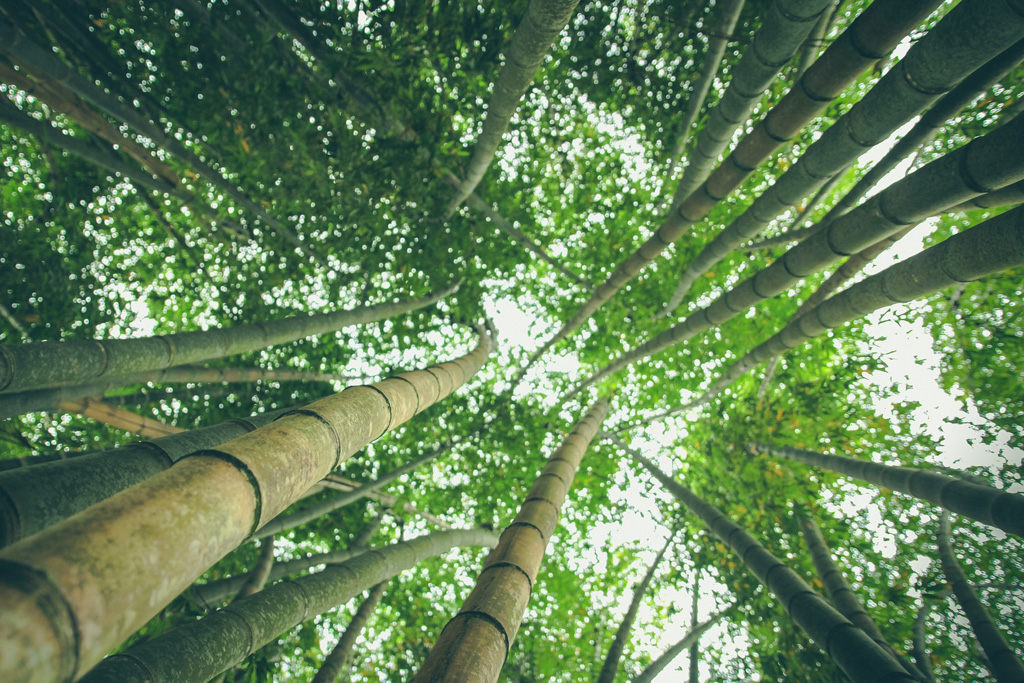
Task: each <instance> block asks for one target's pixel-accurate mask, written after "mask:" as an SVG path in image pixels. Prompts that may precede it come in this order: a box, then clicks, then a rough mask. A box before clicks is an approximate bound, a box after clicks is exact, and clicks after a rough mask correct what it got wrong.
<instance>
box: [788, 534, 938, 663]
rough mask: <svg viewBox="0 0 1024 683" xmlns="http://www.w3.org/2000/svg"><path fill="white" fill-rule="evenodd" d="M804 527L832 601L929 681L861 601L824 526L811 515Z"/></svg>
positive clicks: (898, 659)
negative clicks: (892, 642)
mask: <svg viewBox="0 0 1024 683" xmlns="http://www.w3.org/2000/svg"><path fill="white" fill-rule="evenodd" d="M800 530H801V531H802V532H803V537H804V542H805V543H806V544H807V549H808V550H809V551H810V553H811V560H812V561H813V562H814V569H815V571H816V572H817V573H818V578H819V579H821V583H822V585H823V586H824V588H825V592H826V593H827V594H828V597H829V599H830V600H831V601H832V604H833V605H835V608H836V609H837V610H839V613H840V614H842V615H843V616H844V617H846V618H847V619H849V620H850V622H851V623H853V624H854V625H855V626H857V627H858V628H859V629H860V630H862V631H864V633H866V634H867V635H868V637H869V638H871V640H873V641H875V643H877V644H878V646H879V647H880V648H882V649H883V650H885V651H886V652H888V653H889V654H890V655H892V657H893V658H894V659H895V660H896V661H897V662H899V663H900V665H901V666H903V668H904V669H905V670H906V671H907V673H909V674H910V675H911V676H913V677H914V678H915V679H917V680H918V681H921V683H927V680H928V679H927V678H926V677H925V676H924V675H923V674H922V673H921V672H920V671H918V670H917V667H915V666H914V665H913V663H911V662H910V661H909V660H908V659H907V658H906V657H904V656H903V655H902V654H900V653H898V652H896V650H895V649H894V648H893V646H892V645H890V644H889V641H888V640H886V639H885V636H883V635H882V632H881V631H880V630H879V629H878V625H877V624H875V620H874V619H872V618H871V615H869V614H868V613H867V610H865V609H864V606H863V605H861V604H860V600H858V599H857V593H856V592H855V591H854V590H853V586H851V585H850V583H849V582H848V581H847V580H846V577H845V576H844V575H843V572H842V571H840V569H839V567H838V566H837V565H836V563H835V560H833V559H832V554H831V553H830V552H829V549H828V545H826V543H825V538H824V537H823V536H822V535H821V529H819V528H818V525H817V524H815V523H814V521H812V520H811V519H809V518H806V517H803V518H801V519H800Z"/></svg>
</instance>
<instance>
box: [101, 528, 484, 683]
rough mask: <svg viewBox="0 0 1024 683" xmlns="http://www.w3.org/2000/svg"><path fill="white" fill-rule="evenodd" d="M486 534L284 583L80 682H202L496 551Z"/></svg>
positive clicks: (462, 534) (459, 533)
mask: <svg viewBox="0 0 1024 683" xmlns="http://www.w3.org/2000/svg"><path fill="white" fill-rule="evenodd" d="M495 543H497V538H496V537H495V535H494V533H492V532H490V531H485V530H483V529H459V530H454V531H436V532H434V533H432V534H428V535H426V536H420V537H419V538H415V539H413V540H411V541H404V542H400V543H395V544H393V545H390V546H387V547H384V548H379V549H376V550H368V551H366V552H365V553H361V554H359V555H357V556H356V557H353V558H351V559H349V560H347V561H346V562H343V563H341V564H337V565H331V566H328V567H326V568H325V569H324V570H323V571H320V572H317V573H315V574H310V575H308V576H303V577H300V578H297V579H291V580H287V581H281V582H279V583H276V584H274V585H273V586H270V587H269V588H265V589H264V590H262V591H260V592H259V593H256V594H255V595H252V596H250V597H248V598H245V599H243V600H237V601H236V602H233V603H231V604H230V605H228V606H227V607H225V608H223V609H221V610H218V611H217V612H214V613H213V614H211V615H209V616H207V617H204V618H203V619H200V620H199V621H194V622H191V623H188V624H185V625H183V626H179V627H178V628H176V629H173V630H171V631H168V632H166V633H164V634H163V635H161V636H158V637H156V638H153V639H152V640H149V641H146V642H144V643H142V644H140V645H135V646H133V647H130V648H128V649H127V650H125V651H124V652H121V653H119V654H116V655H113V656H112V657H108V658H107V659H105V660H104V661H103V662H102V663H101V664H100V665H99V666H97V667H96V668H95V669H93V670H92V671H91V672H89V673H88V674H87V675H85V677H83V678H82V679H81V680H82V683H107V682H109V683H115V682H116V683H131V682H133V681H135V682H138V683H142V682H144V681H145V682H147V683H156V682H163V683H172V682H173V683H203V682H204V681H208V680H210V678H212V677H213V676H216V675H217V674H218V673H220V672H221V671H224V670H226V669H228V668H230V667H232V666H234V665H235V664H237V663H239V662H241V661H242V660H243V659H245V658H246V657H248V656H249V655H250V654H252V653H253V652H255V651H256V650H258V649H259V648H261V647H263V646H264V645H266V644H267V643H269V642H270V641H272V640H273V639H274V638H277V637H278V636H279V635H280V634H282V633H284V632H286V631H288V630H289V629H292V628H294V627H295V626H297V625H298V624H301V623H302V622H304V621H306V620H307V619H311V618H312V617H314V616H316V615H318V614H323V613H324V612H327V611H328V610H331V609H333V608H334V607H336V606H337V605H339V604H342V603H345V602H348V600H350V599H351V598H353V597H355V596H356V595H359V594H360V593H362V592H363V591H364V590H366V589H367V588H370V587H371V586H375V585H377V584H379V583H381V582H383V581H387V580H388V579H390V578H391V577H393V576H395V575H396V574H399V573H401V572H403V571H405V570H406V569H410V568H412V567H414V566H416V565H417V564H419V563H420V562H422V561H423V560H425V559H427V558H429V557H434V556H436V555H440V554H442V553H446V552H448V551H449V550H451V549H452V548H455V547H457V546H489V547H494V545H495Z"/></svg>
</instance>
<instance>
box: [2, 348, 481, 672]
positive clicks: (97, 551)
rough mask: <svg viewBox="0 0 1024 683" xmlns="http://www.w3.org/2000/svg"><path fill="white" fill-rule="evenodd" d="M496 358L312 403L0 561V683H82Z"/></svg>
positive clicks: (187, 461)
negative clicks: (279, 521)
mask: <svg viewBox="0 0 1024 683" xmlns="http://www.w3.org/2000/svg"><path fill="white" fill-rule="evenodd" d="M492 348H493V342H492V340H491V337H490V334H489V333H487V332H485V331H483V330H481V333H480V336H479V342H478V345H477V347H476V348H475V349H474V350H473V351H471V352H470V353H468V354H466V355H465V356H462V357H461V358H458V359H456V360H454V361H451V362H447V363H442V364H440V365H435V366H432V367H429V368H427V369H426V370H417V371H413V372H406V373H402V374H401V375H398V376H396V377H393V378H389V379H386V380H384V381H382V382H377V383H376V384H371V385H367V386H360V387H352V388H349V389H347V390H345V391H343V392H341V393H339V394H335V395H333V396H329V397H327V398H324V399H321V400H319V401H315V402H314V403H310V404H309V405H307V406H305V407H304V408H301V409H298V410H295V411H292V412H290V413H288V414H287V415H285V416H283V417H281V418H280V419H278V420H276V421H275V422H273V423H272V424H270V425H267V426H265V427H261V428H259V429H257V430H255V431H253V432H250V433H249V434H246V435H244V436H242V437H239V438H237V439H234V440H232V441H229V442H227V443H224V444H221V445H220V446H219V447H218V448H216V449H209V450H204V451H199V452H197V453H193V454H192V455H191V456H189V457H186V458H184V459H182V460H180V461H179V462H178V463H176V464H175V465H174V466H173V467H171V468H169V469H168V470H166V471H164V472H162V473H160V474H158V475H156V476H154V477H152V478H150V479H148V480H146V481H144V482H143V483H141V484H138V485H136V486H133V487H132V488H130V489H128V490H126V491H122V492H121V493H119V494H117V495H115V496H113V497H111V498H108V499H107V500H105V501H103V502H101V503H98V504H96V505H93V506H92V507H90V508H89V509H87V510H84V511H82V512H81V513H79V514H77V515H75V516H74V517H72V518H70V519H66V520H64V521H63V522H61V523H59V524H56V525H54V526H52V527H50V528H48V529H45V530H44V531H42V532H40V533H38V534H36V535H34V536H32V537H29V538H26V539H24V540H22V541H20V542H18V543H16V544H15V545H13V546H11V547H9V548H7V549H5V550H3V551H2V552H0V605H3V608H2V609H0V642H2V643H5V644H6V645H5V646H6V648H7V649H5V651H4V653H5V656H4V657H3V658H2V659H0V679H3V680H8V681H20V680H30V679H31V680H65V679H72V678H74V677H76V676H78V675H81V673H82V672H84V671H86V670H88V669H89V668H90V667H91V666H93V665H94V664H95V663H96V662H98V661H99V660H100V659H101V658H102V657H103V655H104V654H106V653H107V652H109V651H110V650H112V649H113V648H114V647H116V646H117V645H118V644H119V643H120V642H121V641H123V640H124V639H125V638H126V637H127V636H128V635H130V634H131V633H133V632H134V631H135V630H136V629H138V628H139V627H140V626H141V625H142V624H144V623H145V622H146V621H147V620H148V619H149V618H150V617H152V616H153V615H154V614H156V613H157V612H158V611H159V610H160V609H161V608H162V607H163V606H164V605H166V604H167V603H168V602H170V600H171V599H173V598H174V596H175V595H177V594H178V593H180V592H181V591H183V590H184V589H185V588H187V587H188V586H189V585H190V584H191V583H192V582H193V581H194V580H195V579H196V577H198V576H199V575H200V574H201V573H202V572H203V571H205V570H206V568H207V567H209V566H211V565H212V564H213V563H214V562H216V561H217V560H218V559H220V558H221V557H223V556H224V555H226V554H227V553H228V552H230V551H231V550H232V549H233V548H235V547H236V546H238V544H240V543H241V542H242V541H244V540H245V539H246V538H247V537H249V535H250V534H252V533H253V532H254V531H256V530H257V529H258V528H259V527H261V526H262V525H263V524H265V523H266V522H267V521H269V520H270V519H272V518H273V517H275V516H276V515H277V514H278V513H279V512H280V511H281V510H283V509H285V508H286V507H288V506H289V505H290V504H291V503H292V502H294V501H295V500H297V499H298V498H299V497H300V496H301V495H302V494H303V493H304V492H305V491H307V490H308V489H309V488H310V487H311V486H313V485H314V484H316V483H317V482H318V481H320V480H321V479H323V478H324V477H325V476H326V475H327V474H328V473H330V472H331V471H332V470H334V469H336V468H337V467H338V465H340V464H341V463H342V462H344V461H345V460H347V459H348V458H349V457H350V456H351V455H352V454H354V453H355V452H357V451H358V450H359V449H361V448H363V447H364V446H365V445H366V444H367V443H369V442H370V441H372V440H374V439H376V438H378V437H380V436H381V435H383V434H385V433H387V432H389V431H391V430H392V429H395V428H396V427H398V426H399V425H401V424H403V423H404V422H406V421H408V420H409V419H410V418H412V417H413V416H414V415H416V414H417V413H420V412H422V411H423V410H426V409H427V408H429V407H430V406H431V405H433V404H434V403H436V402H437V401H439V400H441V399H443V398H445V397H446V396H448V395H449V394H451V393H452V392H453V391H454V390H455V389H457V388H459V387H460V386H462V384H464V383H465V382H466V381H467V380H468V379H469V378H471V377H472V376H473V375H474V374H476V372H477V371H478V370H479V369H480V368H481V367H482V366H483V364H484V362H485V361H486V360H487V357H488V356H489V355H490V353H491V350H492ZM378 582H379V579H378V580H377V581H374V582H373V583H378ZM371 585H372V584H371ZM264 594H266V591H264V592H262V593H259V594H257V596H253V597H254V598H255V597H258V595H264ZM7 653H10V655H8V654H7Z"/></svg>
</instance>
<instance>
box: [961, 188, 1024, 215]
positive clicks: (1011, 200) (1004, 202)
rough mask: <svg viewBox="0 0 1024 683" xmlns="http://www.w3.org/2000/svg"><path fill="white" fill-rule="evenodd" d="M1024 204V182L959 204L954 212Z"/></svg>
mask: <svg viewBox="0 0 1024 683" xmlns="http://www.w3.org/2000/svg"><path fill="white" fill-rule="evenodd" d="M1022 202H1024V182H1021V183H1014V184H1013V185H1008V186H1007V187H1004V188H1002V189H1001V190H994V191H992V192H988V193H986V194H983V195H981V196H980V197H975V198H974V199H971V200H970V201H966V202H964V203H963V204H957V205H956V206H955V207H953V209H952V210H953V211H976V210H977V209H998V208H1000V207H1003V206H1013V205H1015V204H1020V203H1022Z"/></svg>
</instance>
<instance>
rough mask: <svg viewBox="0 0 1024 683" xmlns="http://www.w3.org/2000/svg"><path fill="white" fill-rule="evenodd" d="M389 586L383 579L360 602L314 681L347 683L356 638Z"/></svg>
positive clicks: (320, 682)
mask: <svg viewBox="0 0 1024 683" xmlns="http://www.w3.org/2000/svg"><path fill="white" fill-rule="evenodd" d="M387 587H388V582H387V581H381V582H380V583H378V584H377V585H376V586H374V587H373V588H371V589H370V592H369V594H368V595H367V596H366V598H365V599H364V600H363V601H362V602H361V603H359V609H358V610H356V613H355V615H354V616H353V617H352V621H350V622H348V626H347V627H346V628H345V632H344V633H343V634H341V638H339V639H338V644H337V645H335V646H334V649H332V650H331V652H330V654H328V655H327V656H326V657H325V658H324V663H323V664H322V665H321V666H320V669H319V670H318V671H317V672H316V675H315V676H313V681H312V683H347V681H348V680H349V677H350V674H351V671H350V670H349V667H350V666H351V662H352V654H353V652H354V650H355V647H356V639H357V638H358V637H359V634H360V633H362V631H363V629H364V628H365V627H366V622H368V621H369V620H370V616H372V615H373V611H374V610H375V609H377V603H379V602H380V599H381V598H382V597H383V596H384V589H386V588H387Z"/></svg>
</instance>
